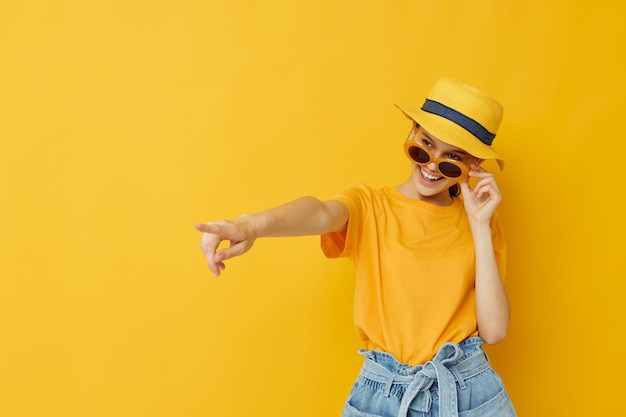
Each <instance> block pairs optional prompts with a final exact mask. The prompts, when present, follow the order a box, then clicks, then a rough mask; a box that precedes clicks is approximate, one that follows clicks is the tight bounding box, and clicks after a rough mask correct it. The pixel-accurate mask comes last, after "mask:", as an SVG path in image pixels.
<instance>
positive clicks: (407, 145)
mask: <svg viewBox="0 0 626 417" xmlns="http://www.w3.org/2000/svg"><path fill="white" fill-rule="evenodd" d="M411 148H418V149H420V150H422V151H424V152H426V155H428V161H426V162H419V161H416V160H415V159H413V157H412V156H411ZM404 153H406V156H407V157H408V158H409V159H410V160H411V161H413V162H415V163H416V164H417V165H420V166H424V165H429V164H430V163H432V162H434V163H435V165H436V166H437V171H439V173H440V174H441V175H443V176H444V177H445V178H447V179H449V180H453V181H463V180H464V179H465V178H467V177H468V176H469V171H470V169H469V167H468V166H467V165H465V164H464V163H463V162H461V161H457V160H455V159H451V158H437V157H436V156H435V155H433V154H432V153H431V152H430V150H429V149H428V148H427V147H426V146H425V145H424V144H421V143H419V142H418V141H417V140H415V137H414V135H411V136H409V138H407V140H406V141H405V142H404ZM442 163H447V164H452V165H454V166H455V167H457V168H459V169H460V170H461V175H459V176H458V177H451V176H449V175H446V174H444V173H443V171H442V170H441V168H440V167H439V165H440V164H442Z"/></svg>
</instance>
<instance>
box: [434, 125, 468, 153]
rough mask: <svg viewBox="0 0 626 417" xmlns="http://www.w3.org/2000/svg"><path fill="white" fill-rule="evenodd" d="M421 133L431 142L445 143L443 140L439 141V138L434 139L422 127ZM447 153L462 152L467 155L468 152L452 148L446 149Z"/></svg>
mask: <svg viewBox="0 0 626 417" xmlns="http://www.w3.org/2000/svg"><path fill="white" fill-rule="evenodd" d="M422 135H424V136H426V138H427V139H429V140H430V141H432V142H435V141H437V142H442V143H445V142H443V141H441V140H439V139H435V138H433V137H432V136H430V134H428V133H426V132H425V131H424V130H423V129H422ZM446 145H447V144H446ZM448 153H460V154H463V155H468V156H469V153H467V152H465V151H464V150H463V149H459V148H454V149H453V150H451V151H448Z"/></svg>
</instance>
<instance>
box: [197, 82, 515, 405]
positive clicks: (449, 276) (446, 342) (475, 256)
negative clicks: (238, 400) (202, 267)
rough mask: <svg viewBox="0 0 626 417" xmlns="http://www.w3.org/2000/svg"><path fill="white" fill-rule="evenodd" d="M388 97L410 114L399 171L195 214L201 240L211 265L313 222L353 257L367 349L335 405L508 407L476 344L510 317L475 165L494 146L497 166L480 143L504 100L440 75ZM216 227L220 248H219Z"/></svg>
mask: <svg viewBox="0 0 626 417" xmlns="http://www.w3.org/2000/svg"><path fill="white" fill-rule="evenodd" d="M398 107H399V108H400V109H401V110H402V111H403V112H404V114H405V115H406V116H407V117H408V118H409V119H411V120H412V128H411V132H410V133H409V137H408V138H407V140H406V142H405V144H404V149H405V153H406V155H407V156H408V157H409V158H410V159H411V161H412V165H411V174H410V176H409V178H408V179H407V180H406V181H405V182H404V183H402V184H400V185H399V186H397V187H384V188H382V189H380V190H374V189H371V188H369V187H368V186H366V185H363V184H356V185H352V186H350V187H348V188H347V189H346V190H344V191H343V192H342V193H340V194H339V195H337V196H336V197H335V198H333V199H331V200H327V201H320V200H318V199H316V198H313V197H303V198H300V199H297V200H295V201H292V202H290V203H287V204H285V205H282V206H279V207H276V208H273V209H270V210H267V211H264V212H260V213H256V214H253V215H246V216H242V217H240V218H239V219H236V220H233V221H221V222H217V223H208V224H205V225H200V224H198V225H196V228H197V229H198V230H200V231H201V232H203V237H202V243H201V247H202V250H203V251H204V253H205V256H206V258H207V262H208V265H209V268H210V270H211V271H212V272H213V273H214V274H215V275H216V276H217V275H219V274H220V272H221V271H222V270H223V269H224V268H225V264H224V261H226V260H228V259H230V258H232V257H234V256H238V255H241V254H243V253H245V252H246V251H248V250H249V249H250V248H251V246H252V245H253V243H254V241H255V239H256V238H258V237H269V236H300V235H316V234H319V235H321V241H322V249H323V251H324V253H325V254H326V256H328V257H338V256H346V257H349V258H350V259H351V260H352V261H353V263H354V266H355V270H356V275H357V280H356V289H355V291H356V293H355V310H354V311H355V326H356V329H357V333H358V334H359V336H360V338H361V340H362V341H363V345H364V348H363V349H362V350H361V353H362V354H363V355H364V356H365V361H364V365H363V368H362V371H361V374H360V375H359V377H358V378H357V381H356V383H355V385H354V387H353V389H352V392H351V393H350V396H349V398H348V401H347V403H346V406H345V408H344V412H343V416H344V417H356V416H359V417H366V416H394V417H395V416H437V415H438V416H457V415H459V414H460V415H463V416H466V417H467V416H482V417H485V416H500V417H502V416H515V411H514V409H513V406H512V404H511V402H510V400H509V398H508V395H507V393H506V390H505V389H504V386H503V384H502V381H501V380H500V378H499V376H498V375H497V374H496V372H495V371H494V370H493V369H492V368H491V366H490V365H489V361H488V359H487V357H486V355H485V353H484V351H483V349H482V345H483V342H486V343H489V344H494V343H498V342H499V341H501V340H502V339H503V338H504V337H505V336H506V333H507V328H508V322H509V303H508V299H507V295H506V291H505V289H504V284H503V277H502V275H503V273H504V269H505V243H504V237H503V235H502V230H501V225H500V221H499V217H498V215H497V213H496V211H495V210H496V207H497V206H498V204H499V202H500V200H501V194H500V191H499V189H498V186H497V184H496V181H495V178H494V176H493V174H492V173H490V172H488V171H486V170H485V169H483V168H482V167H481V166H480V164H481V163H482V162H483V161H484V160H486V159H495V160H496V161H497V162H498V164H499V165H500V167H502V164H503V162H502V160H501V158H500V157H499V156H498V154H497V153H496V151H495V150H494V149H493V148H492V146H491V144H492V142H493V139H494V138H495V134H496V132H497V130H498V127H499V125H500V121H501V118H502V106H501V105H500V104H499V103H498V102H497V101H495V100H493V99H492V98H491V97H489V96H488V95H486V94H485V93H483V92H481V91H480V90H478V89H476V88H474V87H472V86H470V85H468V84H465V83H463V82H461V81H459V80H456V79H452V78H449V77H444V78H441V79H440V80H439V81H438V82H437V83H436V84H435V85H434V86H433V88H432V90H431V92H430V93H429V95H428V98H427V99H426V101H425V102H424V104H423V106H422V107H421V108H420V109H412V108H407V107H403V106H398ZM469 178H475V179H476V180H477V182H476V185H475V186H474V187H473V188H472V187H471V186H470V185H469V182H468V181H469ZM461 195H462V197H461ZM222 240H229V241H230V247H228V248H224V249H218V246H219V244H220V242H221V241H222Z"/></svg>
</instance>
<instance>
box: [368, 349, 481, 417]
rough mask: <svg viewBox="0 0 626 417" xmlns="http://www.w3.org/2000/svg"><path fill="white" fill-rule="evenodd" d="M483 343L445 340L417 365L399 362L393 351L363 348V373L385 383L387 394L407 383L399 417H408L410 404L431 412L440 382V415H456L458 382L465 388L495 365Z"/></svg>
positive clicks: (425, 411)
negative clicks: (396, 385) (468, 381)
mask: <svg viewBox="0 0 626 417" xmlns="http://www.w3.org/2000/svg"><path fill="white" fill-rule="evenodd" d="M482 344H483V341H482V339H480V338H479V337H473V338H470V339H466V340H464V341H463V342H461V343H459V344H456V343H445V344H444V345H442V346H441V348H439V351H438V352H437V354H436V355H435V356H434V357H433V358H432V359H431V360H429V361H428V362H426V363H425V364H423V365H417V366H413V367H412V366H410V365H405V364H402V363H400V362H398V361H397V360H396V359H395V358H394V357H393V355H391V354H389V353H384V352H379V351H365V350H361V351H360V352H361V354H362V355H364V356H365V357H366V358H367V360H366V361H365V363H364V364H363V368H362V370H361V375H363V376H364V377H366V378H368V379H371V380H374V381H377V382H381V383H384V384H385V388H384V390H385V395H389V392H390V391H391V387H392V385H393V384H406V385H407V387H406V390H405V394H404V396H403V397H402V401H401V403H400V411H399V413H398V417H405V416H407V414H408V411H409V406H411V407H412V408H413V409H416V410H417V411H421V412H424V413H427V412H428V411H429V410H430V406H431V403H432V397H431V394H430V388H431V387H432V386H433V384H434V383H435V382H437V391H438V394H439V413H440V414H439V415H440V416H454V417H456V416H458V406H457V398H456V385H455V384H456V383H457V382H458V383H459V386H460V387H461V388H464V385H465V382H464V381H465V380H466V379H468V378H471V377H472V376H475V375H477V374H479V373H481V372H483V371H485V370H487V369H489V368H490V367H491V365H490V364H489V360H488V358H487V355H486V354H485V352H484V351H483V350H482Z"/></svg>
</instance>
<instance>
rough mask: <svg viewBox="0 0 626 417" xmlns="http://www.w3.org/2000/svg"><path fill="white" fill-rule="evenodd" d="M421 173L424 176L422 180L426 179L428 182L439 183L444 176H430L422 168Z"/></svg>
mask: <svg viewBox="0 0 626 417" xmlns="http://www.w3.org/2000/svg"><path fill="white" fill-rule="evenodd" d="M420 173H421V174H422V178H424V179H425V180H426V181H430V182H435V181H439V180H440V179H442V178H443V177H442V176H435V175H430V174H429V173H427V172H426V171H424V170H423V169H422V168H420Z"/></svg>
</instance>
